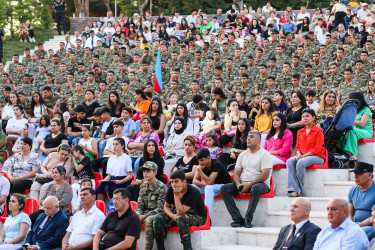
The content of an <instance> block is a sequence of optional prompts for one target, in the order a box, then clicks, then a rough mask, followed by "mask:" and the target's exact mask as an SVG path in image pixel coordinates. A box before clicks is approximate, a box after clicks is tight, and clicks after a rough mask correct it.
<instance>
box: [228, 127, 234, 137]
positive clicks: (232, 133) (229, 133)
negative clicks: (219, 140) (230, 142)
mask: <svg viewBox="0 0 375 250" xmlns="http://www.w3.org/2000/svg"><path fill="white" fill-rule="evenodd" d="M226 135H227V136H229V137H233V136H235V135H236V130H235V129H232V130H229V131H228V132H227V133H226Z"/></svg>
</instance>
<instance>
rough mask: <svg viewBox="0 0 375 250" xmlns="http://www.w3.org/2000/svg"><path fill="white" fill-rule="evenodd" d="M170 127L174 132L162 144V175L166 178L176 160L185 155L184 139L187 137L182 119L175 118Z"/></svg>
mask: <svg viewBox="0 0 375 250" xmlns="http://www.w3.org/2000/svg"><path fill="white" fill-rule="evenodd" d="M172 125H173V127H174V132H173V133H171V134H170V136H169V138H168V139H167V141H166V142H164V146H165V148H164V161H165V165H164V173H165V174H166V175H168V176H169V175H170V173H171V171H172V168H173V167H174V165H175V164H176V162H177V160H178V159H179V158H181V157H183V156H184V155H185V150H184V138H185V137H186V135H188V134H187V131H186V129H184V127H185V126H184V125H185V120H184V119H183V118H182V117H176V118H175V119H174V121H173V124H172Z"/></svg>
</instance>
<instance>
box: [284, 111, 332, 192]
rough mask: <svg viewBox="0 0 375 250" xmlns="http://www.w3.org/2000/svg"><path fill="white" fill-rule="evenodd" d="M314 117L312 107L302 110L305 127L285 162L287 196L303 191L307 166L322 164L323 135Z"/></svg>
mask: <svg viewBox="0 0 375 250" xmlns="http://www.w3.org/2000/svg"><path fill="white" fill-rule="evenodd" d="M315 119H316V115H315V111H314V110H313V109H310V108H307V109H304V110H303V111H302V122H304V123H305V127H304V128H303V129H300V130H299V131H298V134H297V143H296V149H295V153H296V156H293V157H291V158H289V160H287V162H286V166H287V168H288V196H289V197H299V196H302V195H303V194H304V193H305V189H304V187H303V181H304V178H305V173H306V168H307V167H309V166H311V165H313V164H318V165H323V164H324V159H325V153H324V148H323V144H324V135H323V131H322V130H321V129H320V128H318V127H317V126H316V125H315Z"/></svg>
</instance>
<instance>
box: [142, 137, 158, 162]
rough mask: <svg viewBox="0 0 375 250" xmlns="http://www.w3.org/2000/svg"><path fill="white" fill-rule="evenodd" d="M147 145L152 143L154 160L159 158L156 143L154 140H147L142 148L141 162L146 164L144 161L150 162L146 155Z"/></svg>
mask: <svg viewBox="0 0 375 250" xmlns="http://www.w3.org/2000/svg"><path fill="white" fill-rule="evenodd" d="M149 143H153V144H154V146H155V153H154V159H157V158H159V157H160V153H159V145H158V144H157V143H156V141H155V140H154V139H148V140H147V141H146V142H145V144H144V147H143V159H142V161H143V162H146V161H149V160H150V157H149V155H148V152H147V145H148V144H149Z"/></svg>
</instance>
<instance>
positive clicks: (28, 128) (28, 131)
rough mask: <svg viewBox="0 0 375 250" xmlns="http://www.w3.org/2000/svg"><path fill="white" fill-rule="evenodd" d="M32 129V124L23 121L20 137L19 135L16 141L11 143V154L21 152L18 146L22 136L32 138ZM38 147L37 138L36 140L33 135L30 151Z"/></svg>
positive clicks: (34, 150)
mask: <svg viewBox="0 0 375 250" xmlns="http://www.w3.org/2000/svg"><path fill="white" fill-rule="evenodd" d="M33 129H34V126H33V125H29V124H28V123H25V125H23V128H22V134H21V137H19V138H18V139H17V141H16V143H15V144H14V145H13V148H12V151H13V154H15V153H19V152H21V148H20V147H21V141H22V138H25V137H29V138H32V137H33V133H32V130H33ZM38 148H39V143H38V140H36V139H35V137H34V140H33V146H32V148H31V151H33V152H36V151H37V150H38Z"/></svg>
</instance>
